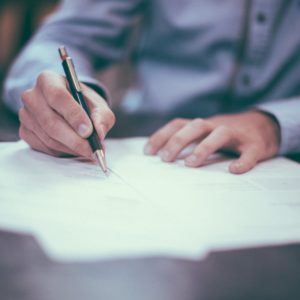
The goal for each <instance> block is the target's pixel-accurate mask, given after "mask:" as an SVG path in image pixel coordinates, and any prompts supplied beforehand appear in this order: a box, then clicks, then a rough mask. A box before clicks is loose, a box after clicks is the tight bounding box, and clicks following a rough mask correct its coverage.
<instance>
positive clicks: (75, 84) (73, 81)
mask: <svg viewBox="0 0 300 300" xmlns="http://www.w3.org/2000/svg"><path fill="white" fill-rule="evenodd" d="M58 51H59V55H60V57H61V59H62V66H63V68H64V71H65V75H66V78H67V81H68V84H69V88H70V92H71V94H72V96H73V98H74V100H76V101H77V102H78V103H79V104H80V105H81V107H82V108H83V109H84V111H85V112H86V113H87V115H88V116H89V118H90V119H91V116H90V109H89V107H88V105H87V103H86V101H85V99H84V96H83V93H82V88H81V85H80V82H79V80H78V77H77V74H76V71H75V66H74V63H73V60H72V58H71V57H70V56H69V55H68V52H67V50H66V48H65V47H64V46H62V47H60V48H59V49H58ZM91 122H92V120H91ZM92 125H93V122H92ZM88 142H89V144H90V146H91V148H92V151H93V153H94V154H95V156H96V158H97V160H98V162H99V165H100V167H101V169H102V171H103V172H104V173H105V174H106V173H107V170H108V168H107V165H106V159H105V153H104V148H103V146H102V143H101V141H100V138H99V136H98V134H97V132H96V130H95V127H94V125H93V132H92V134H91V135H90V136H89V137H88Z"/></svg>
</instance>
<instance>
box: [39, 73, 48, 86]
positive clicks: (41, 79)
mask: <svg viewBox="0 0 300 300" xmlns="http://www.w3.org/2000/svg"><path fill="white" fill-rule="evenodd" d="M48 79H49V72H48V71H43V72H42V73H40V74H39V76H38V77H37V80H36V83H37V85H38V86H40V87H43V86H44V85H45V83H47V81H48Z"/></svg>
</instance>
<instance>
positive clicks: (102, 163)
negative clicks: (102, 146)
mask: <svg viewBox="0 0 300 300" xmlns="http://www.w3.org/2000/svg"><path fill="white" fill-rule="evenodd" d="M95 154H96V157H97V160H98V163H99V165H100V167H101V169H102V171H103V173H104V174H105V175H108V168H107V164H106V159H105V154H104V152H103V150H97V151H96V152H95Z"/></svg>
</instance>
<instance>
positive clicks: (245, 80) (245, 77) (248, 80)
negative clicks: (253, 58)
mask: <svg viewBox="0 0 300 300" xmlns="http://www.w3.org/2000/svg"><path fill="white" fill-rule="evenodd" d="M242 84H243V85H244V86H246V87H249V86H250V85H251V78H250V75H249V74H244V75H243V76H242Z"/></svg>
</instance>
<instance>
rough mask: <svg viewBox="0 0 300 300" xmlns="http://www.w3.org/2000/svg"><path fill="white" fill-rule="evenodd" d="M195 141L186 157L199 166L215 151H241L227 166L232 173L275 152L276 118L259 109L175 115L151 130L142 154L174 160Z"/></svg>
mask: <svg viewBox="0 0 300 300" xmlns="http://www.w3.org/2000/svg"><path fill="white" fill-rule="evenodd" d="M193 142H197V146H196V147H195V149H194V151H193V153H192V154H191V155H190V156H188V157H187V158H186V159H185V164H186V166H188V167H199V166H201V165H202V164H203V163H204V161H205V160H206V159H207V158H208V157H209V156H210V155H211V154H213V153H214V152H216V151H218V150H230V151H233V152H235V153H237V154H239V155H240V157H239V158H238V159H237V160H235V161H233V162H232V163H231V165H230V167H229V170H230V172H232V173H235V174H241V173H245V172H247V171H249V170H251V169H252V168H253V167H254V166H255V165H256V164H257V163H258V162H259V161H262V160H266V159H268V158H271V157H273V156H275V155H276V154H277V152H278V149H279V144H280V129H279V125H278V124H277V122H276V121H275V120H274V119H273V118H272V117H271V116H268V115H266V114H264V113H262V112H259V111H250V112H247V113H242V114H236V115H224V116H216V117H212V118H209V119H207V120H203V119H194V120H187V119H175V120H173V121H171V122H170V123H168V124H167V125H166V126H164V127H163V128H161V129H160V130H158V131H157V132H156V133H154V134H153V135H152V136H151V137H150V139H149V142H148V144H147V145H146V146H145V154H148V155H155V154H158V155H160V157H161V158H162V160H163V161H165V162H172V161H174V160H175V159H176V158H177V156H178V155H179V153H180V152H181V151H182V150H183V149H184V148H185V147H186V146H188V145H189V144H191V143H193Z"/></svg>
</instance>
